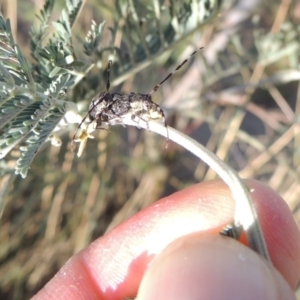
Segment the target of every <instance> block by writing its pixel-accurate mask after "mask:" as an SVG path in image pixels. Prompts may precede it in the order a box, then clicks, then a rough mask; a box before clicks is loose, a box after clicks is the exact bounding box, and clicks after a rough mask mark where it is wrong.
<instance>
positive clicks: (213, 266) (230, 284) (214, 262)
mask: <svg viewBox="0 0 300 300" xmlns="http://www.w3.org/2000/svg"><path fill="white" fill-rule="evenodd" d="M137 299H143V300H150V299H156V300H159V299H172V300H176V299H178V300H179V299H215V300H218V299H222V300H224V299H231V300H235V299H243V300H247V299H249V300H250V299H265V300H269V299H270V300H276V299H286V300H288V299H295V298H294V295H293V292H292V291H291V289H290V287H289V285H288V284H287V283H286V281H285V280H284V279H283V277H282V276H281V275H280V274H279V273H278V272H277V271H276V270H275V268H273V267H272V266H271V265H270V264H269V263H267V262H265V261H264V260H263V259H262V258H260V257H259V256H258V255H257V254H256V253H254V252H253V251H252V250H250V249H249V248H247V247H246V246H244V245H242V244H240V243H238V242H237V241H235V240H234V239H230V238H226V237H221V236H203V235H199V234H194V235H190V236H188V237H183V238H180V239H178V240H177V241H175V242H174V243H172V244H171V245H170V246H168V247H167V249H165V251H164V252H163V253H161V254H160V255H159V256H158V257H156V258H155V260H154V261H153V263H152V264H151V266H150V267H149V269H148V270H147V272H146V274H145V276H144V278H143V280H142V283H141V285H140V288H139V293H138V297H137Z"/></svg>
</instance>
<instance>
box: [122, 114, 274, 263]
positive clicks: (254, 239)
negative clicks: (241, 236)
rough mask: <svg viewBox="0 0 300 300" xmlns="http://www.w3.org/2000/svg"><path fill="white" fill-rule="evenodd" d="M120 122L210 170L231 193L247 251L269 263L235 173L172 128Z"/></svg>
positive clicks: (252, 211) (246, 194)
mask: <svg viewBox="0 0 300 300" xmlns="http://www.w3.org/2000/svg"><path fill="white" fill-rule="evenodd" d="M122 120H123V124H125V125H131V126H136V127H137V126H138V127H142V128H144V129H148V130H151V131H153V132H156V133H158V134H160V135H162V136H164V137H168V138H169V139H170V140H172V141H173V142H175V143H177V144H179V145H181V146H182V147H183V148H185V149H187V150H188V151H190V152H192V153H193V154H194V155H196V156H197V157H199V158H200V159H201V160H202V161H204V162H205V163H206V164H207V165H208V166H209V167H211V168H212V169H213V170H214V171H215V172H216V173H217V174H218V175H219V176H220V177H221V178H222V179H223V180H224V182H225V183H226V184H227V185H228V186H229V188H230V190H231V192H232V196H233V199H234V200H235V214H234V223H235V225H236V226H239V225H242V227H243V229H244V231H245V233H246V235H247V239H248V242H249V246H250V247H251V249H253V250H254V251H256V252H257V253H259V254H260V255H262V256H263V257H265V258H266V259H267V260H269V261H270V258H269V254H268V250H267V247H266V244H265V240H264V237H263V234H262V230H261V227H260V224H259V220H258V218H257V214H256V210H255V208H254V206H253V202H252V199H251V196H250V191H249V189H248V187H247V186H246V185H245V184H244V183H243V181H242V180H241V179H240V178H239V176H238V174H237V173H236V171H234V170H233V169H232V168H230V167H229V166H228V165H227V164H226V163H225V162H223V161H222V160H221V159H220V158H219V157H217V156H216V155H215V154H214V153H212V152H210V151H209V150H208V149H207V148H205V147H204V146H203V145H201V144H199V143H198V142H196V141H195V140H193V139H192V138H190V137H189V136H187V135H185V134H183V133H182V132H179V131H177V130H176V129H174V128H172V127H168V128H166V127H165V126H164V124H162V123H161V122H157V121H152V120H151V121H149V122H145V121H143V120H139V122H138V123H137V122H135V121H133V120H132V119H131V116H130V115H128V116H124V117H123V118H122Z"/></svg>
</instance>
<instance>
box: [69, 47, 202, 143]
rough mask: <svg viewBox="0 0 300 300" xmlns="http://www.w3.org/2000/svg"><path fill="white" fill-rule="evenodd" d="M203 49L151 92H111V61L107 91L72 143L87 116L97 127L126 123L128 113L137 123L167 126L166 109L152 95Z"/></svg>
mask: <svg viewBox="0 0 300 300" xmlns="http://www.w3.org/2000/svg"><path fill="white" fill-rule="evenodd" d="M201 49H203V47H201V48H199V49H197V50H196V51H194V52H193V53H192V54H191V55H190V56H189V57H188V58H187V59H185V60H184V61H183V62H182V63H181V64H180V65H179V66H178V67H177V68H176V69H175V70H174V71H173V72H172V73H170V74H168V76H167V77H166V78H165V79H164V80H162V81H161V82H160V83H159V84H157V85H156V86H154V87H153V89H152V90H151V92H150V93H149V94H140V93H133V92H131V93H127V94H119V93H110V92H109V89H110V68H111V64H112V61H109V63H108V67H107V82H106V91H105V92H102V93H100V94H99V95H97V96H96V97H95V98H94V99H93V100H92V102H91V104H90V107H89V111H88V113H87V115H86V116H85V117H84V118H83V120H82V121H81V123H80V124H79V126H78V128H77V130H76V132H75V134H74V136H73V141H72V143H73V142H74V141H75V137H76V134H77V132H78V130H79V129H80V128H81V126H82V124H83V122H84V121H85V120H86V119H87V118H89V120H90V121H91V122H93V121H95V122H96V129H97V128H99V129H103V128H102V127H101V125H103V124H107V125H116V124H122V125H124V124H123V120H122V117H124V116H128V115H130V117H131V119H132V120H133V121H135V122H137V123H138V122H139V120H143V121H145V122H148V121H150V120H161V121H162V122H164V124H165V127H166V128H167V124H166V120H165V114H164V111H163V110H162V108H161V107H160V106H159V105H158V104H156V103H155V102H153V101H152V99H151V96H152V94H154V93H155V92H156V91H157V90H158V89H159V88H160V86H161V85H162V84H163V83H164V82H166V81H167V80H168V79H169V78H170V77H172V76H173V74H174V73H176V72H177V71H178V70H179V69H181V67H182V66H183V65H184V64H185V63H186V62H187V61H188V60H189V59H190V58H191V57H192V56H194V55H195V54H196V53H197V52H198V51H199V50H201ZM83 136H84V137H85V139H87V137H88V136H89V135H88V134H87V135H85V134H84V135H83ZM78 140H79V141H81V142H82V141H83V139H80V137H79V139H78ZM78 140H77V141H78ZM83 142H86V140H84V141H83Z"/></svg>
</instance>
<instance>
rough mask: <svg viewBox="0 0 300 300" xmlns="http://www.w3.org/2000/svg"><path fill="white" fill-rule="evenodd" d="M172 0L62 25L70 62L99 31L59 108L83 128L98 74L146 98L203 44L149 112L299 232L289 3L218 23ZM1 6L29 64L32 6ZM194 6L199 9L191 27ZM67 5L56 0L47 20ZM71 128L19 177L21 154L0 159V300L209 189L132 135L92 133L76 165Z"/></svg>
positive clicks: (212, 13)
mask: <svg viewBox="0 0 300 300" xmlns="http://www.w3.org/2000/svg"><path fill="white" fill-rule="evenodd" d="M174 2H175V1H158V0H153V1H152V2H151V4H149V3H150V1H134V0H132V1H121V0H120V1H115V2H113V1H105V0H102V1H93V0H89V1H86V2H85V5H84V6H83V8H82V10H81V12H80V14H79V16H78V17H77V19H76V22H75V24H74V27H73V43H76V50H77V45H78V48H79V46H81V45H82V43H83V42H82V40H83V37H84V36H85V35H86V33H87V32H88V31H89V30H90V28H91V21H92V20H95V21H96V23H97V24H100V23H101V22H102V21H104V20H106V25H105V28H104V31H103V35H102V37H101V42H100V50H99V51H98V52H97V53H96V54H95V56H93V59H90V62H91V65H92V63H94V67H93V68H92V69H91V70H90V71H89V72H87V73H86V74H85V76H84V77H83V78H81V80H79V81H78V82H77V83H76V84H75V85H74V86H72V87H71V88H70V89H69V90H68V94H67V100H68V101H72V102H75V103H77V104H78V107H79V109H80V112H81V114H82V116H83V115H84V114H85V113H86V111H87V107H88V105H89V103H90V101H91V99H92V98H93V97H94V96H95V95H96V94H97V93H98V92H100V91H103V90H104V89H105V80H104V78H103V71H102V70H103V69H105V67H106V65H107V61H108V59H109V58H111V57H113V58H114V61H115V63H114V65H113V70H112V74H111V76H112V86H113V88H112V90H115V91H122V92H130V91H135V92H142V93H147V92H149V91H150V90H151V89H152V88H153V86H154V85H156V84H157V83H158V82H160V81H161V80H162V79H163V78H164V77H165V76H166V75H167V74H168V73H169V72H170V71H172V70H173V69H174V68H175V67H176V66H177V64H178V63H180V62H181V61H182V60H183V59H185V58H186V57H187V56H188V55H189V54H190V53H191V52H193V50H195V49H196V48H199V47H200V46H204V47H205V49H204V51H202V52H200V53H198V54H197V55H196V57H195V59H193V60H192V61H191V62H189V63H188V64H187V65H186V66H185V67H184V68H182V69H181V70H180V72H178V73H176V75H175V76H174V77H172V78H171V79H170V80H168V81H167V82H166V83H165V84H164V86H163V87H162V88H161V89H160V90H159V91H158V92H157V93H156V94H155V95H154V97H153V100H154V101H156V102H157V103H159V104H160V105H161V106H162V107H163V108H164V110H165V113H166V115H167V122H168V124H169V125H170V126H172V127H175V128H176V129H179V130H181V131H183V132H185V133H186V134H188V135H190V136H192V137H194V138H195V139H197V140H198V141H200V142H201V143H203V144H205V145H206V146H207V148H209V149H210V150H212V151H214V152H215V153H217V155H218V156H219V157H220V158H222V159H223V160H225V161H227V162H228V164H230V165H231V166H232V167H233V168H235V169H236V170H237V171H239V174H240V175H241V177H243V178H255V179H258V180H260V181H262V182H264V183H266V184H267V185H269V186H270V187H272V188H273V189H274V190H276V191H277V192H278V193H279V194H280V195H282V197H283V198H284V199H285V200H286V202H287V203H288V205H289V207H290V208H291V210H292V212H293V214H294V216H295V219H296V221H297V222H298V224H300V201H299V197H298V195H299V194H300V191H299V190H300V176H299V174H300V170H299V165H300V164H299V162H300V138H299V131H300V127H299V124H298V113H299V112H300V71H299V64H300V3H299V1H297V0H293V1H289V0H282V1H280V0H275V1H271V0H261V1H252V2H251V3H250V4H249V2H250V1H246V0H240V1H238V2H235V1H224V2H226V3H223V4H222V6H221V8H220V10H219V13H217V11H218V7H219V6H218V3H215V4H214V5H212V6H209V4H207V3H213V2H209V1H199V2H197V1H183V0H182V1H176V4H175V3H174ZM0 3H1V11H2V13H3V15H4V16H5V17H8V18H10V20H11V24H12V30H13V32H15V39H16V42H17V43H18V44H19V46H20V48H21V49H22V51H23V53H24V55H25V56H26V57H27V59H28V60H29V61H31V62H33V61H32V58H30V47H29V38H30V37H29V35H28V33H29V29H30V27H31V25H32V24H33V23H34V22H35V18H34V14H35V13H38V12H39V10H40V9H42V7H43V5H44V3H43V1H39V0H35V1H18V2H17V1H12V0H10V1H8V0H2V1H1V2H0ZM146 3H147V5H146ZM191 3H206V6H205V7H206V9H207V11H204V12H205V13H203V14H202V15H201V18H200V17H199V16H198V15H197V16H198V17H199V18H198V17H196V16H195V13H194V11H191V10H190V7H191V6H190V4H191ZM64 6H65V4H64V1H57V2H56V4H55V6H54V11H53V13H52V16H51V18H52V19H53V20H57V19H58V18H59V15H60V12H61V9H62V8H63V7H64ZM171 8H172V9H173V10H172V9H171ZM208 12H209V13H208ZM159 14H163V15H164V18H159ZM159 20H163V21H162V22H163V24H161V23H159ZM149 32H155V33H156V34H153V35H150V36H149V35H147V33H149ZM146 36H147V37H148V39H147V38H144V37H146ZM77 37H80V39H77ZM87 61H88V60H87ZM136 74H138V76H136ZM75 130H76V125H72V126H71V125H70V126H69V127H65V128H64V129H62V130H61V131H59V132H58V133H57V134H58V136H59V138H60V139H61V140H62V144H61V146H60V147H56V146H54V145H51V144H47V143H45V144H44V145H43V147H42V149H41V150H40V151H39V153H38V154H37V156H36V158H35V160H34V161H33V163H32V165H31V169H30V170H29V172H28V175H27V177H26V178H25V179H22V178H21V177H20V176H18V175H15V173H14V166H15V163H16V160H17V159H18V157H19V156H20V151H19V148H18V147H16V148H15V149H14V150H13V151H12V152H11V153H10V155H9V156H8V158H6V159H5V160H3V159H2V160H1V161H0V168H1V172H2V175H1V176H2V177H1V179H0V185H1V188H0V210H1V219H0V228H1V230H0V241H1V244H0V298H1V299H16V300H18V299H25V298H28V297H29V296H31V295H33V294H34V293H35V292H37V291H38V290H39V289H40V288H41V287H42V286H43V285H44V284H45V283H46V282H47V281H48V280H49V279H50V278H51V277H52V276H53V275H54V274H55V273H56V272H57V270H58V269H59V268H60V267H61V266H62V265H63V264H64V263H65V262H66V261H67V259H68V258H69V257H70V256H71V255H72V254H74V253H76V252H78V251H79V250H80V249H82V248H84V247H86V246H87V245H88V244H89V243H90V242H91V241H92V240H94V239H96V238H97V237H99V236H101V235H103V234H104V233H105V232H106V231H107V230H109V229H111V228H112V227H114V226H116V225H117V224H119V223H120V222H122V221H123V220H125V219H127V218H129V217H130V216H132V215H133V214H134V213H136V212H137V211H139V210H140V209H142V208H143V207H145V206H148V205H149V204H150V203H152V202H154V201H155V200H157V199H159V198H161V197H163V196H165V195H168V194H170V193H172V192H175V191H177V190H180V189H182V188H184V187H186V186H189V185H191V184H194V183H197V182H199V181H204V180H209V179H213V178H215V174H214V173H213V172H212V171H211V170H208V169H207V167H206V166H205V165H204V164H203V163H202V162H197V160H196V158H195V157H193V156H192V155H190V154H189V153H187V152H186V151H184V150H182V149H180V148H178V147H177V146H175V145H174V144H172V143H169V145H168V149H166V150H165V149H164V147H165V144H166V141H165V140H164V139H162V138H161V137H157V136H155V135H154V134H151V133H149V132H142V131H139V130H137V129H136V128H123V127H113V128H111V129H110V131H109V132H106V131H104V130H103V131H97V132H96V134H95V139H94V140H89V141H88V144H87V148H86V150H85V151H84V153H83V155H82V157H80V158H77V157H76V155H74V153H73V152H72V151H71V149H70V141H71V137H72V135H73V134H74V131H75ZM298 297H299V299H300V295H298Z"/></svg>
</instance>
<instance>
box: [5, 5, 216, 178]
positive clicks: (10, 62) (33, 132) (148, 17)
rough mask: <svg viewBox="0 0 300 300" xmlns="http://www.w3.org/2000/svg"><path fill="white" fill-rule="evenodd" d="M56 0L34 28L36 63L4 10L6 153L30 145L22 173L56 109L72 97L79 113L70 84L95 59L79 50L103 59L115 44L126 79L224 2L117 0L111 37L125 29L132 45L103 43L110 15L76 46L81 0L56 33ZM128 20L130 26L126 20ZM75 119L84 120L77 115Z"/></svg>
mask: <svg viewBox="0 0 300 300" xmlns="http://www.w3.org/2000/svg"><path fill="white" fill-rule="evenodd" d="M54 2H55V1H54V0H46V1H45V4H44V7H43V9H42V10H41V11H40V14H39V16H38V17H37V19H38V21H39V22H38V24H36V25H35V26H33V27H32V30H31V32H30V49H31V55H32V58H33V59H34V61H33V63H32V64H29V63H28V61H27V59H26V58H25V57H24V55H23V54H22V51H21V49H20V48H19V46H18V45H17V44H16V43H15V41H14V38H13V36H12V32H11V27H10V22H9V20H7V21H5V20H4V18H3V16H2V15H0V55H1V57H0V60H1V61H2V63H1V64H0V72H1V74H0V87H1V98H0V121H1V123H0V129H1V136H0V158H4V157H5V156H6V155H7V154H8V153H9V152H10V151H11V150H12V149H13V148H14V147H16V146H17V145H18V144H20V143H25V145H28V144H29V146H23V147H21V148H20V149H21V151H22V155H21V158H20V159H19V160H18V162H17V167H16V172H17V173H19V174H21V175H22V176H23V177H25V176H26V174H27V170H28V168H29V166H30V164H31V162H32V159H33V157H34V156H35V155H36V153H37V151H38V150H39V149H40V147H41V146H42V145H43V143H44V142H45V141H46V140H47V137H48V136H50V134H51V131H53V130H54V129H55V127H56V126H57V125H58V123H59V121H60V119H61V117H56V116H57V111H56V109H58V108H61V107H63V106H64V105H66V104H67V103H69V105H67V106H66V107H67V108H68V110H71V111H74V112H75V114H76V106H74V105H71V104H72V103H71V102H69V101H66V100H65V99H64V97H65V94H66V89H67V88H69V89H72V88H73V87H74V86H75V85H76V84H78V82H80V81H81V79H82V78H83V77H84V76H85V75H86V73H87V72H88V71H89V70H90V68H91V66H92V65H93V64H92V63H91V62H86V61H84V60H81V59H77V57H82V56H83V55H84V54H85V55H86V56H87V57H91V58H93V59H94V60H95V59H101V57H102V55H103V54H104V53H105V52H107V51H109V53H111V54H113V55H115V56H116V59H115V64H114V68H115V70H117V71H116V72H115V73H116V76H117V77H118V76H119V79H118V78H116V80H115V81H117V80H119V81H120V80H124V78H125V77H124V73H125V72H131V74H132V73H134V72H136V71H137V65H138V63H140V62H145V61H148V62H150V61H151V60H152V59H153V57H154V56H156V55H158V54H160V53H163V52H164V51H165V50H167V49H169V47H170V46H172V45H174V44H175V42H177V41H179V40H180V39H182V38H184V37H186V36H187V35H188V34H189V33H191V32H192V31H193V30H195V29H196V28H197V27H198V26H199V25H200V24H202V23H203V22H204V21H205V20H206V19H207V18H208V17H211V16H212V15H213V14H215V13H216V12H217V10H218V8H219V3H215V2H214V1H212V2H208V1H182V3H181V4H178V3H175V2H174V1H171V5H170V6H169V7H165V6H164V5H163V4H160V3H159V2H156V1H154V2H153V3H154V4H153V6H151V5H149V3H148V1H117V2H116V12H117V13H116V15H115V17H114V26H113V27H112V28H110V30H111V35H112V44H114V40H115V39H116V36H117V32H118V31H120V30H121V31H122V35H123V38H122V48H123V49H125V51H121V50H120V49H119V48H118V47H115V46H112V47H108V48H104V47H102V49H100V44H101V37H102V35H103V29H104V25H105V21H103V22H101V23H100V24H97V23H96V22H94V21H91V29H90V31H89V32H88V33H87V35H86V38H85V41H84V42H83V41H81V45H80V46H81V47H77V44H78V43H77V42H76V52H77V53H75V50H74V40H73V39H74V37H73V32H72V27H73V26H74V25H75V21H76V19H77V17H78V13H79V11H80V9H81V6H82V1H80V0H67V1H66V7H65V8H64V9H63V10H62V11H61V14H60V18H59V20H57V21H54V22H52V23H51V25H52V29H54V32H52V33H51V34H50V31H49V25H50V17H51V14H52V11H53V8H54ZM121 19H122V20H123V22H122V23H123V25H122V26H121V27H120V25H119V24H120V23H119V21H120V20H121ZM125 76H126V74H125ZM127 76H128V73H127ZM47 122H49V126H47ZM55 122H56V123H55ZM71 122H78V118H77V119H76V120H74V121H72V120H71ZM41 124H43V126H42V125H41ZM41 137H42V138H41Z"/></svg>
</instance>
